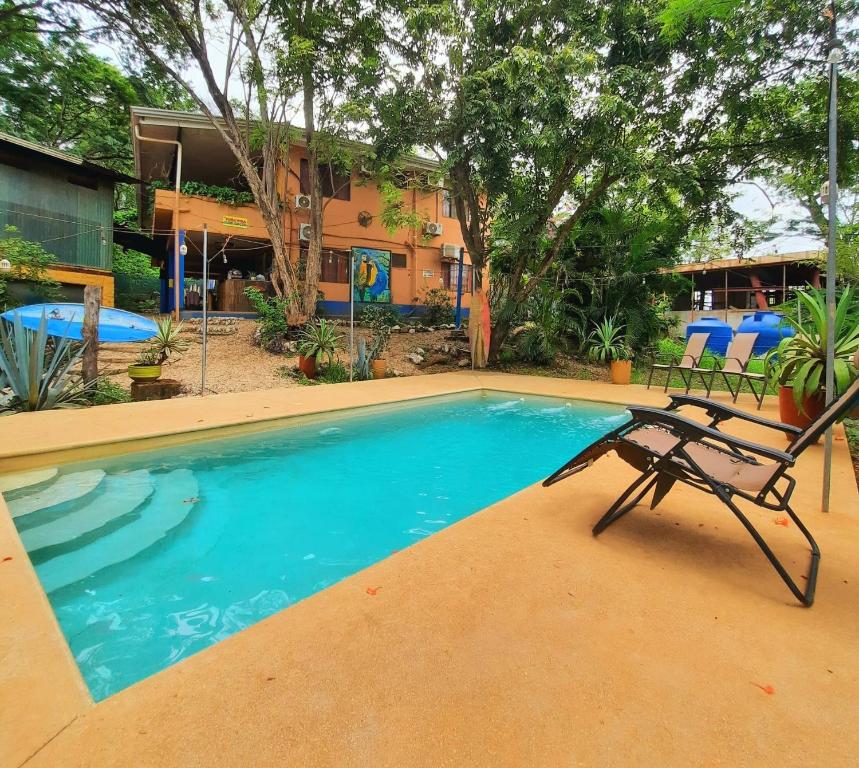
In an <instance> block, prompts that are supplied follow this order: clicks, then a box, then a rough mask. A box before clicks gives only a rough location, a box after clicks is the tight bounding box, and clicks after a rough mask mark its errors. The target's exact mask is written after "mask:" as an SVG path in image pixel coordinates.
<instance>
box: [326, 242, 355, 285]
mask: <svg viewBox="0 0 859 768" xmlns="http://www.w3.org/2000/svg"><path fill="white" fill-rule="evenodd" d="M320 280H321V281H322V282H323V283H348V282H349V251H332V250H327V249H326V250H323V251H322V275H321V277H320Z"/></svg>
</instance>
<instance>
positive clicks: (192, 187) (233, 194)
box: [149, 179, 254, 205]
mask: <svg viewBox="0 0 859 768" xmlns="http://www.w3.org/2000/svg"><path fill="white" fill-rule="evenodd" d="M149 186H151V187H152V188H153V189H170V190H173V189H175V186H174V185H173V184H172V183H170V182H169V181H162V180H161V179H155V180H154V181H151V182H150V183H149ZM180 191H181V192H182V194H183V195H196V196H198V197H210V198H211V199H212V200H217V201H218V202H219V203H224V204H225V205H251V204H253V202H254V196H253V194H252V193H251V192H245V191H243V190H240V189H233V187H221V186H218V185H216V184H204V183H203V182H202V181H183V182H182V185H181V187H180Z"/></svg>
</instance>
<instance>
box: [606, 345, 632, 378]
mask: <svg viewBox="0 0 859 768" xmlns="http://www.w3.org/2000/svg"><path fill="white" fill-rule="evenodd" d="M632 357H633V355H632V349H631V348H630V347H629V346H628V345H627V344H621V345H620V346H619V347H618V348H617V350H616V351H615V354H614V357H613V358H612V359H611V363H610V364H609V370H610V371H611V383H612V384H629V382H630V381H631V380H632Z"/></svg>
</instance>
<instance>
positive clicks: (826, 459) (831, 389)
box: [820, 0, 841, 512]
mask: <svg viewBox="0 0 859 768" xmlns="http://www.w3.org/2000/svg"><path fill="white" fill-rule="evenodd" d="M829 13H830V19H829V58H828V61H829V64H830V80H829V232H828V235H829V236H828V238H827V246H828V250H829V253H828V254H827V260H826V404H827V405H829V404H830V403H831V402H832V401H833V400H834V399H835V269H836V267H835V237H836V227H837V225H838V208H837V204H838V174H837V161H838V155H837V151H838V150H837V141H838V62H839V61H840V59H841V51H840V47H839V45H838V40H837V38H836V37H835V2H834V0H833V1H832V2H831V3H830V5H829ZM831 482H832V427H830V428H829V429H827V430H826V435H825V437H824V443H823V498H822V499H821V505H820V506H821V509H822V511H823V512H829V490H830V486H831Z"/></svg>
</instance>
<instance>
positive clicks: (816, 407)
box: [778, 387, 826, 429]
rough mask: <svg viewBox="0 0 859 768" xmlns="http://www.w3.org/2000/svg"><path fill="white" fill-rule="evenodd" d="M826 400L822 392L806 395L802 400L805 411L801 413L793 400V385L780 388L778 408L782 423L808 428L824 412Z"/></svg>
mask: <svg viewBox="0 0 859 768" xmlns="http://www.w3.org/2000/svg"><path fill="white" fill-rule="evenodd" d="M825 407H826V401H825V400H824V398H823V395H822V394H817V395H814V396H813V397H805V398H804V399H803V401H802V408H803V411H804V413H800V412H799V410H798V409H797V407H796V403H795V402H794V400H793V387H779V388H778V410H779V418H780V419H781V421H782V423H784V424H790V425H792V426H794V427H799V428H800V429H807V428H808V427H810V426H811V423H812V422H813V421H814V420H815V419H816V418H817V417H818V416H820V414H821V413H823V409H824V408H825Z"/></svg>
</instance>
